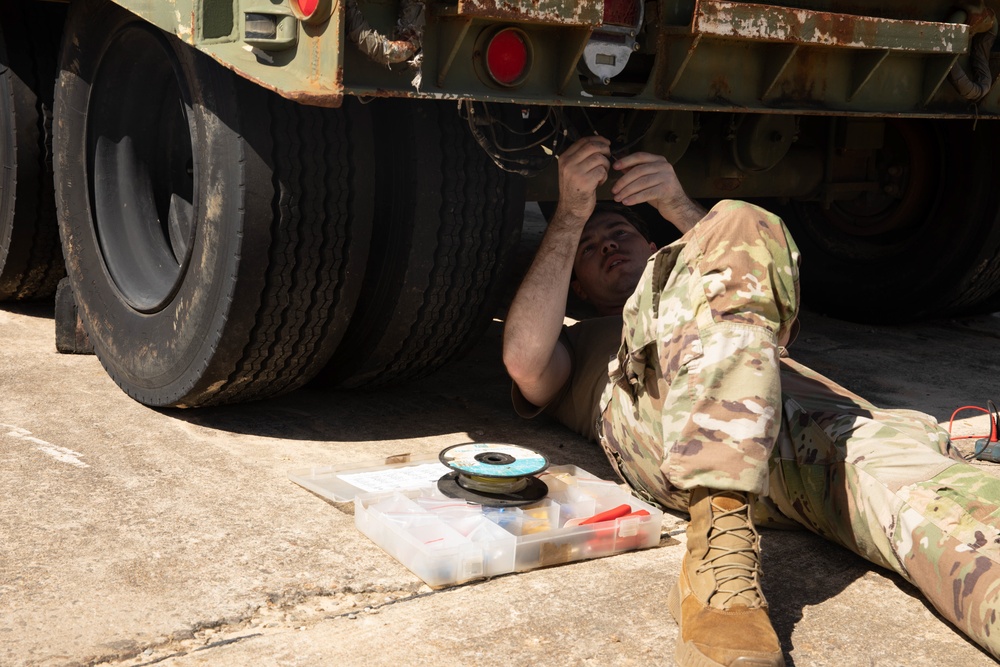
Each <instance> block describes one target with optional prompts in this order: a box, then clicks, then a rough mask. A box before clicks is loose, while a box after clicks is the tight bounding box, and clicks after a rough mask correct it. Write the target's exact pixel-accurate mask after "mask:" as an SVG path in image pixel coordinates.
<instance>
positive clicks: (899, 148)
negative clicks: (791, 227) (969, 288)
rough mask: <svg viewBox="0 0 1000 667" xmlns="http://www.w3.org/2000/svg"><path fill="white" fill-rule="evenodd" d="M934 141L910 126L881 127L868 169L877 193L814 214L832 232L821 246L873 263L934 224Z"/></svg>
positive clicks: (937, 182) (925, 131) (936, 189)
mask: <svg viewBox="0 0 1000 667" xmlns="http://www.w3.org/2000/svg"><path fill="white" fill-rule="evenodd" d="M938 153H939V148H938V146H937V137H936V136H935V133H934V132H930V131H928V128H926V127H923V128H922V127H921V126H920V125H919V124H917V123H914V122H912V121H896V122H891V123H888V124H887V125H886V136H885V145H884V147H883V148H882V149H881V150H879V151H878V152H877V154H876V156H875V159H874V161H873V163H872V164H870V165H869V169H871V170H872V171H874V176H875V177H876V178H877V180H878V186H879V190H878V191H875V192H870V193H864V194H862V195H859V196H858V197H856V198H854V199H849V200H841V201H838V202H834V203H833V204H832V205H831V206H830V208H829V209H822V208H819V207H816V208H815V209H814V210H815V212H816V214H817V216H818V217H819V219H820V220H821V224H822V225H823V226H827V227H829V228H832V230H834V231H835V236H834V237H827V239H826V244H827V246H828V248H829V249H830V250H831V251H833V252H834V253H842V254H843V255H844V256H845V257H854V258H859V257H861V258H865V259H867V260H873V261H878V260H880V259H881V258H883V257H888V256H892V255H895V254H897V253H898V252H900V250H901V248H903V247H904V246H905V244H906V243H907V242H909V241H910V240H911V239H913V238H915V237H919V236H920V235H922V234H924V233H925V227H927V225H929V224H933V221H934V211H935V210H936V209H937V207H938V203H939V202H938V200H939V199H940V187H941V186H940V184H941V183H942V182H943V180H942V178H941V174H940V167H939V166H937V165H939V164H940V157H939V155H938Z"/></svg>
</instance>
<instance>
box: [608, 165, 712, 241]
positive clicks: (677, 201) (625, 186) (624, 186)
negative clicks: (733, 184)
mask: <svg viewBox="0 0 1000 667" xmlns="http://www.w3.org/2000/svg"><path fill="white" fill-rule="evenodd" d="M612 166H613V167H614V169H616V170H617V171H620V172H622V176H621V178H619V179H618V182H617V183H615V184H614V187H612V188H611V193H612V194H613V195H614V197H615V201H616V202H619V203H622V204H625V205H626V206H635V205H636V204H642V203H648V204H650V205H652V206H653V207H654V208H656V210H657V211H659V212H660V215H661V216H663V217H664V218H665V219H667V220H669V221H670V222H671V223H673V225H674V226H675V227H677V228H678V229H679V230H680V231H681V232H682V233H683V232H686V231H688V230H689V229H691V228H692V227H694V225H695V223H697V222H698V221H699V220H701V219H702V218H703V217H704V216H705V213H706V211H705V209H704V208H702V207H701V206H699V205H698V204H696V203H695V202H693V201H692V200H691V199H690V198H689V197H688V196H687V195H686V194H685V193H684V188H682V187H681V184H680V181H679V180H677V174H676V173H675V172H674V168H673V165H671V164H670V163H669V162H667V159H666V158H665V157H663V156H662V155H653V154H651V153H632V154H631V155H626V156H625V157H623V158H622V159H620V160H617V161H616V162H615V163H614V165H612Z"/></svg>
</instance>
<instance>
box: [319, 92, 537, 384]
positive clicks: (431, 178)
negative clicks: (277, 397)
mask: <svg viewBox="0 0 1000 667" xmlns="http://www.w3.org/2000/svg"><path fill="white" fill-rule="evenodd" d="M369 107H370V109H371V112H372V116H373V124H374V129H375V150H376V156H377V160H376V183H377V186H376V187H377V190H376V197H375V201H376V208H375V223H374V230H375V231H374V233H373V240H372V253H371V256H370V258H369V261H368V267H367V272H366V276H365V286H364V289H363V291H362V296H361V299H360V301H359V304H358V310H357V312H355V315H354V319H353V321H352V322H351V326H350V329H349V330H348V332H347V335H346V336H345V337H344V340H343V342H342V344H341V346H340V347H339V348H338V350H337V352H336V354H335V355H334V357H333V359H332V360H331V362H330V365H329V366H328V367H327V369H326V370H325V371H324V374H323V379H324V381H325V382H326V383H328V384H332V385H333V386H339V387H372V386H376V385H380V384H385V383H389V382H398V381H404V380H409V379H413V378H416V377H419V376H421V375H424V374H427V373H429V372H431V371H433V370H435V369H437V368H440V367H441V366H443V365H444V364H446V363H447V362H448V361H449V360H451V359H453V358H455V357H456V356H459V355H461V354H462V353H463V352H465V351H466V350H468V349H469V348H470V347H471V346H472V345H474V344H475V343H476V342H477V341H478V339H479V337H480V335H481V334H482V332H483V331H484V330H485V328H486V326H487V325H488V324H489V323H490V322H491V321H492V318H493V316H494V315H495V314H496V311H497V308H498V305H499V304H498V300H499V297H500V295H501V293H502V290H503V287H504V285H505V282H504V281H505V280H508V279H509V270H510V268H511V264H510V258H511V254H512V253H513V251H514V250H515V249H516V246H517V242H518V239H519V238H520V231H521V224H522V223H523V219H524V183H523V179H522V178H521V177H519V176H515V175H513V174H509V173H507V172H504V171H501V170H500V169H499V168H498V167H496V165H494V163H493V161H492V160H491V158H490V157H489V156H488V155H487V154H486V152H484V150H483V149H482V147H481V146H479V145H478V144H477V143H476V141H475V139H474V138H473V136H472V134H471V133H470V132H469V128H468V127H467V126H466V121H465V120H464V119H462V118H461V117H460V116H459V114H458V112H457V110H456V106H455V103H454V102H439V101H424V100H376V101H374V102H372V103H371V104H370V105H369ZM506 111H509V110H505V112H506ZM514 120H519V117H518V118H517V119H508V124H510V123H513V122H514Z"/></svg>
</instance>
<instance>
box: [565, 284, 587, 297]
mask: <svg viewBox="0 0 1000 667" xmlns="http://www.w3.org/2000/svg"><path fill="white" fill-rule="evenodd" d="M569 286H570V287H572V288H573V294H576V295H577V297H579V298H580V299H582V300H583V301H586V300H587V293H586V292H585V291H583V285H581V284H580V281H579V280H576V279H574V280H572V281H571V282H570V284H569Z"/></svg>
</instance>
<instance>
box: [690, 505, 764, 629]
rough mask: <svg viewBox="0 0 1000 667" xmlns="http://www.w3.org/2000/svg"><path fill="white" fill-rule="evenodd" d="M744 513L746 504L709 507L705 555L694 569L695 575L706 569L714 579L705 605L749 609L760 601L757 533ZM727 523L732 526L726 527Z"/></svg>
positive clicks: (761, 596)
mask: <svg viewBox="0 0 1000 667" xmlns="http://www.w3.org/2000/svg"><path fill="white" fill-rule="evenodd" d="M748 513H749V506H748V505H743V506H742V507H737V508H736V509H733V510H718V509H714V510H713V517H712V527H711V533H710V536H709V539H708V554H707V555H706V557H705V558H704V559H703V560H702V562H701V563H700V565H699V566H698V568H697V570H696V571H697V572H698V574H704V573H706V572H710V573H711V575H712V576H713V578H714V579H715V587H714V589H713V591H712V594H711V595H710V596H709V604H711V605H712V606H713V607H718V608H722V609H726V608H729V607H730V606H731V605H743V606H746V607H748V608H753V607H758V606H760V605H761V604H763V602H764V596H763V594H762V593H761V591H760V575H761V568H760V555H759V553H760V552H759V548H758V545H759V542H760V536H759V535H758V534H757V531H756V529H755V528H754V527H753V524H752V523H751V522H750V521H749V520H748V519H749V517H748ZM727 519H732V520H731V521H726V520H727ZM727 523H730V524H734V525H731V526H726V525H725V524H727ZM720 524H721V525H720ZM733 538H735V539H733ZM733 542H736V545H733V544H732V543H733Z"/></svg>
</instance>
